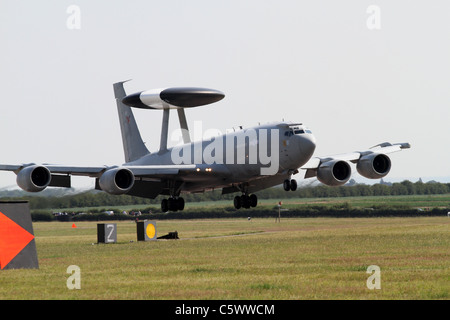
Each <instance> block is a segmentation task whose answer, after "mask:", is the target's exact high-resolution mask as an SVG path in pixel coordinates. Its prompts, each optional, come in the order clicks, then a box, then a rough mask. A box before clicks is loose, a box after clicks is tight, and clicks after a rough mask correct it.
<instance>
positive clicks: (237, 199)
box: [233, 196, 242, 210]
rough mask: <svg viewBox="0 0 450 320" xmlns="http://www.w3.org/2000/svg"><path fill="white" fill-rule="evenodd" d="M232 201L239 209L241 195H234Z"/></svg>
mask: <svg viewBox="0 0 450 320" xmlns="http://www.w3.org/2000/svg"><path fill="white" fill-rule="evenodd" d="M233 203H234V207H235V208H236V209H238V210H239V209H240V208H241V207H242V201H241V197H239V196H236V197H234V201H233Z"/></svg>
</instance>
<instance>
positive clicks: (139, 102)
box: [122, 87, 225, 153]
mask: <svg viewBox="0 0 450 320" xmlns="http://www.w3.org/2000/svg"><path fill="white" fill-rule="evenodd" d="M224 97H225V95H224V94H223V93H222V92H220V91H218V90H213V89H204V88H190V87H184V88H167V89H153V90H147V91H141V92H137V93H133V94H130V95H128V96H126V97H125V98H123V99H122V103H124V104H126V105H128V106H130V107H135V108H141V109H153V110H163V119H162V126H161V141H160V146H159V153H163V152H165V151H166V150H167V138H168V133H169V115H170V109H177V113H178V120H179V122H180V128H181V132H182V137H183V142H184V143H190V142H191V138H190V134H189V128H188V125H187V120H186V114H185V112H184V109H185V108H194V107H199V106H204V105H207V104H211V103H214V102H217V101H220V100H222V99H223V98H224Z"/></svg>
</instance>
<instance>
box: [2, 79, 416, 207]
mask: <svg viewBox="0 0 450 320" xmlns="http://www.w3.org/2000/svg"><path fill="white" fill-rule="evenodd" d="M127 81H129V80H127ZM127 81H122V82H117V83H114V84H113V89H114V95H115V99H116V104H117V110H118V115H119V122H120V128H121V134H122V142H123V149H124V155H125V163H124V164H122V165H114V166H92V167H90V166H76V165H75V166H74V165H54V164H35V163H30V164H17V165H10V164H0V170H4V171H13V172H14V173H15V174H16V175H17V179H16V181H17V185H18V186H19V187H20V188H22V189H23V190H25V191H27V192H39V191H42V190H44V189H45V188H47V187H66V188H70V187H71V176H87V177H91V178H95V189H97V190H102V191H104V192H107V193H109V194H113V195H121V194H128V195H131V196H138V197H145V198H151V199H154V198H156V197H157V196H158V195H165V196H168V197H167V198H164V199H162V201H161V210H162V211H163V212H168V211H178V210H180V211H181V210H183V209H184V207H185V201H184V199H183V197H182V196H181V195H182V194H185V193H201V192H205V191H211V190H215V189H221V190H222V194H229V193H236V192H237V193H241V195H237V196H235V197H234V200H233V204H234V207H235V208H236V209H240V208H246V209H248V208H251V207H256V206H257V203H258V198H257V196H256V194H255V192H257V191H260V190H263V189H266V188H269V187H273V186H277V185H281V184H282V185H283V188H284V190H286V191H295V190H296V189H297V181H296V180H295V179H293V178H292V176H293V175H295V174H297V173H299V172H300V171H299V170H304V171H305V176H304V178H305V179H308V178H313V177H316V178H317V179H318V180H319V181H320V182H322V183H323V184H325V185H328V186H340V185H343V184H345V183H346V182H347V181H348V180H349V179H350V176H351V174H352V169H351V167H350V164H349V163H354V164H356V168H357V171H358V173H359V174H360V175H362V176H364V177H366V178H370V179H380V178H382V177H384V176H386V175H387V174H388V173H389V171H390V169H391V160H390V158H389V157H388V156H387V154H389V153H392V152H396V151H401V150H403V149H408V148H410V144H409V143H394V144H392V143H389V142H385V143H381V144H378V145H376V146H374V147H372V148H369V149H368V150H364V151H357V152H351V153H344V154H339V155H334V156H325V157H313V154H314V151H315V148H316V139H315V137H314V135H313V133H312V131H311V130H310V129H308V128H307V127H306V126H305V125H303V124H302V123H299V122H287V121H279V122H274V123H268V124H263V125H261V124H260V125H258V126H255V127H251V128H242V127H239V128H238V129H237V130H233V131H232V132H227V133H225V134H222V135H218V136H215V137H211V138H210V139H203V140H201V141H191V137H190V131H189V128H188V125H187V120H186V115H185V109H188V108H194V107H199V106H204V105H208V104H211V103H215V102H218V101H220V100H222V99H223V98H224V97H225V95H224V93H222V92H221V91H218V90H214V89H206V88H196V87H175V88H162V89H152V90H147V91H141V92H137V93H133V94H130V95H127V94H126V92H125V89H124V83H125V82H127ZM132 108H141V109H147V110H162V111H163V118H162V127H161V140H160V146H159V150H158V151H155V152H150V151H149V150H148V148H147V147H146V145H145V143H144V141H143V139H142V137H141V134H140V131H139V129H138V126H137V123H136V121H135V117H134V114H133V111H132ZM171 110H176V111H177V113H178V119H179V123H180V129H181V134H182V139H183V143H182V144H179V145H177V146H174V147H171V148H168V146H167V142H168V127H169V115H170V111H171ZM152 112H154V111H152Z"/></svg>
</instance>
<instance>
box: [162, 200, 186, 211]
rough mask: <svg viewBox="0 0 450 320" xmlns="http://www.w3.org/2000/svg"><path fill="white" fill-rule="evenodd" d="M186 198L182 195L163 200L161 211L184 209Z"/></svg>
mask: <svg viewBox="0 0 450 320" xmlns="http://www.w3.org/2000/svg"><path fill="white" fill-rule="evenodd" d="M183 209H184V199H183V198H181V197H170V198H169V199H163V200H162V201H161V211H162V212H167V211H183Z"/></svg>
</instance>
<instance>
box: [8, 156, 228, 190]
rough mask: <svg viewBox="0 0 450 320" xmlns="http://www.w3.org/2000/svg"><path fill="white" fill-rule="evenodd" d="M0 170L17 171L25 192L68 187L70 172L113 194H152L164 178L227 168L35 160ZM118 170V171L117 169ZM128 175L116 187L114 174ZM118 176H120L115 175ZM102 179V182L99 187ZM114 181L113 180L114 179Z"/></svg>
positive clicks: (195, 177) (192, 177)
mask: <svg viewBox="0 0 450 320" xmlns="http://www.w3.org/2000/svg"><path fill="white" fill-rule="evenodd" d="M0 170H2V171H13V172H15V173H16V174H17V183H18V185H19V186H20V187H21V188H22V189H24V190H26V191H29V192H38V191H42V190H43V189H45V188H46V187H48V186H49V187H65V188H70V187H71V178H70V176H72V175H73V176H88V177H92V178H96V189H99V190H105V185H106V188H108V185H109V186H110V188H108V190H105V191H107V192H108V191H109V193H113V194H122V193H125V190H127V191H126V193H127V194H130V195H137V196H144V197H148V198H154V197H156V196H157V195H158V194H160V193H161V192H163V190H164V189H165V188H166V185H165V183H164V180H165V179H171V180H176V181H179V182H180V183H181V182H182V181H202V180H207V179H210V178H211V176H212V175H213V176H215V177H217V176H222V177H223V176H227V175H228V174H229V172H228V171H227V169H226V168H225V167H224V166H209V165H203V164H202V165H138V166H131V165H123V166H92V167H90V166H73V165H54V164H42V165H37V164H35V163H29V164H19V165H10V164H0ZM119 172H120V173H119ZM127 172H131V173H132V177H130V176H131V175H129V178H130V180H128V181H129V182H130V185H131V182H132V181H133V182H134V183H132V187H131V186H130V188H128V187H126V188H125V187H123V188H122V189H121V190H117V189H115V188H117V185H115V184H117V181H116V180H115V179H116V178H117V177H118V176H117V177H116V175H117V174H118V173H119V175H121V176H122V178H123V177H124V175H125V176H127V175H128V174H127ZM118 179H121V178H118ZM101 180H103V183H104V186H103V187H101V186H100V185H101V183H102V181H101ZM114 181H116V183H115V182H114Z"/></svg>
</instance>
